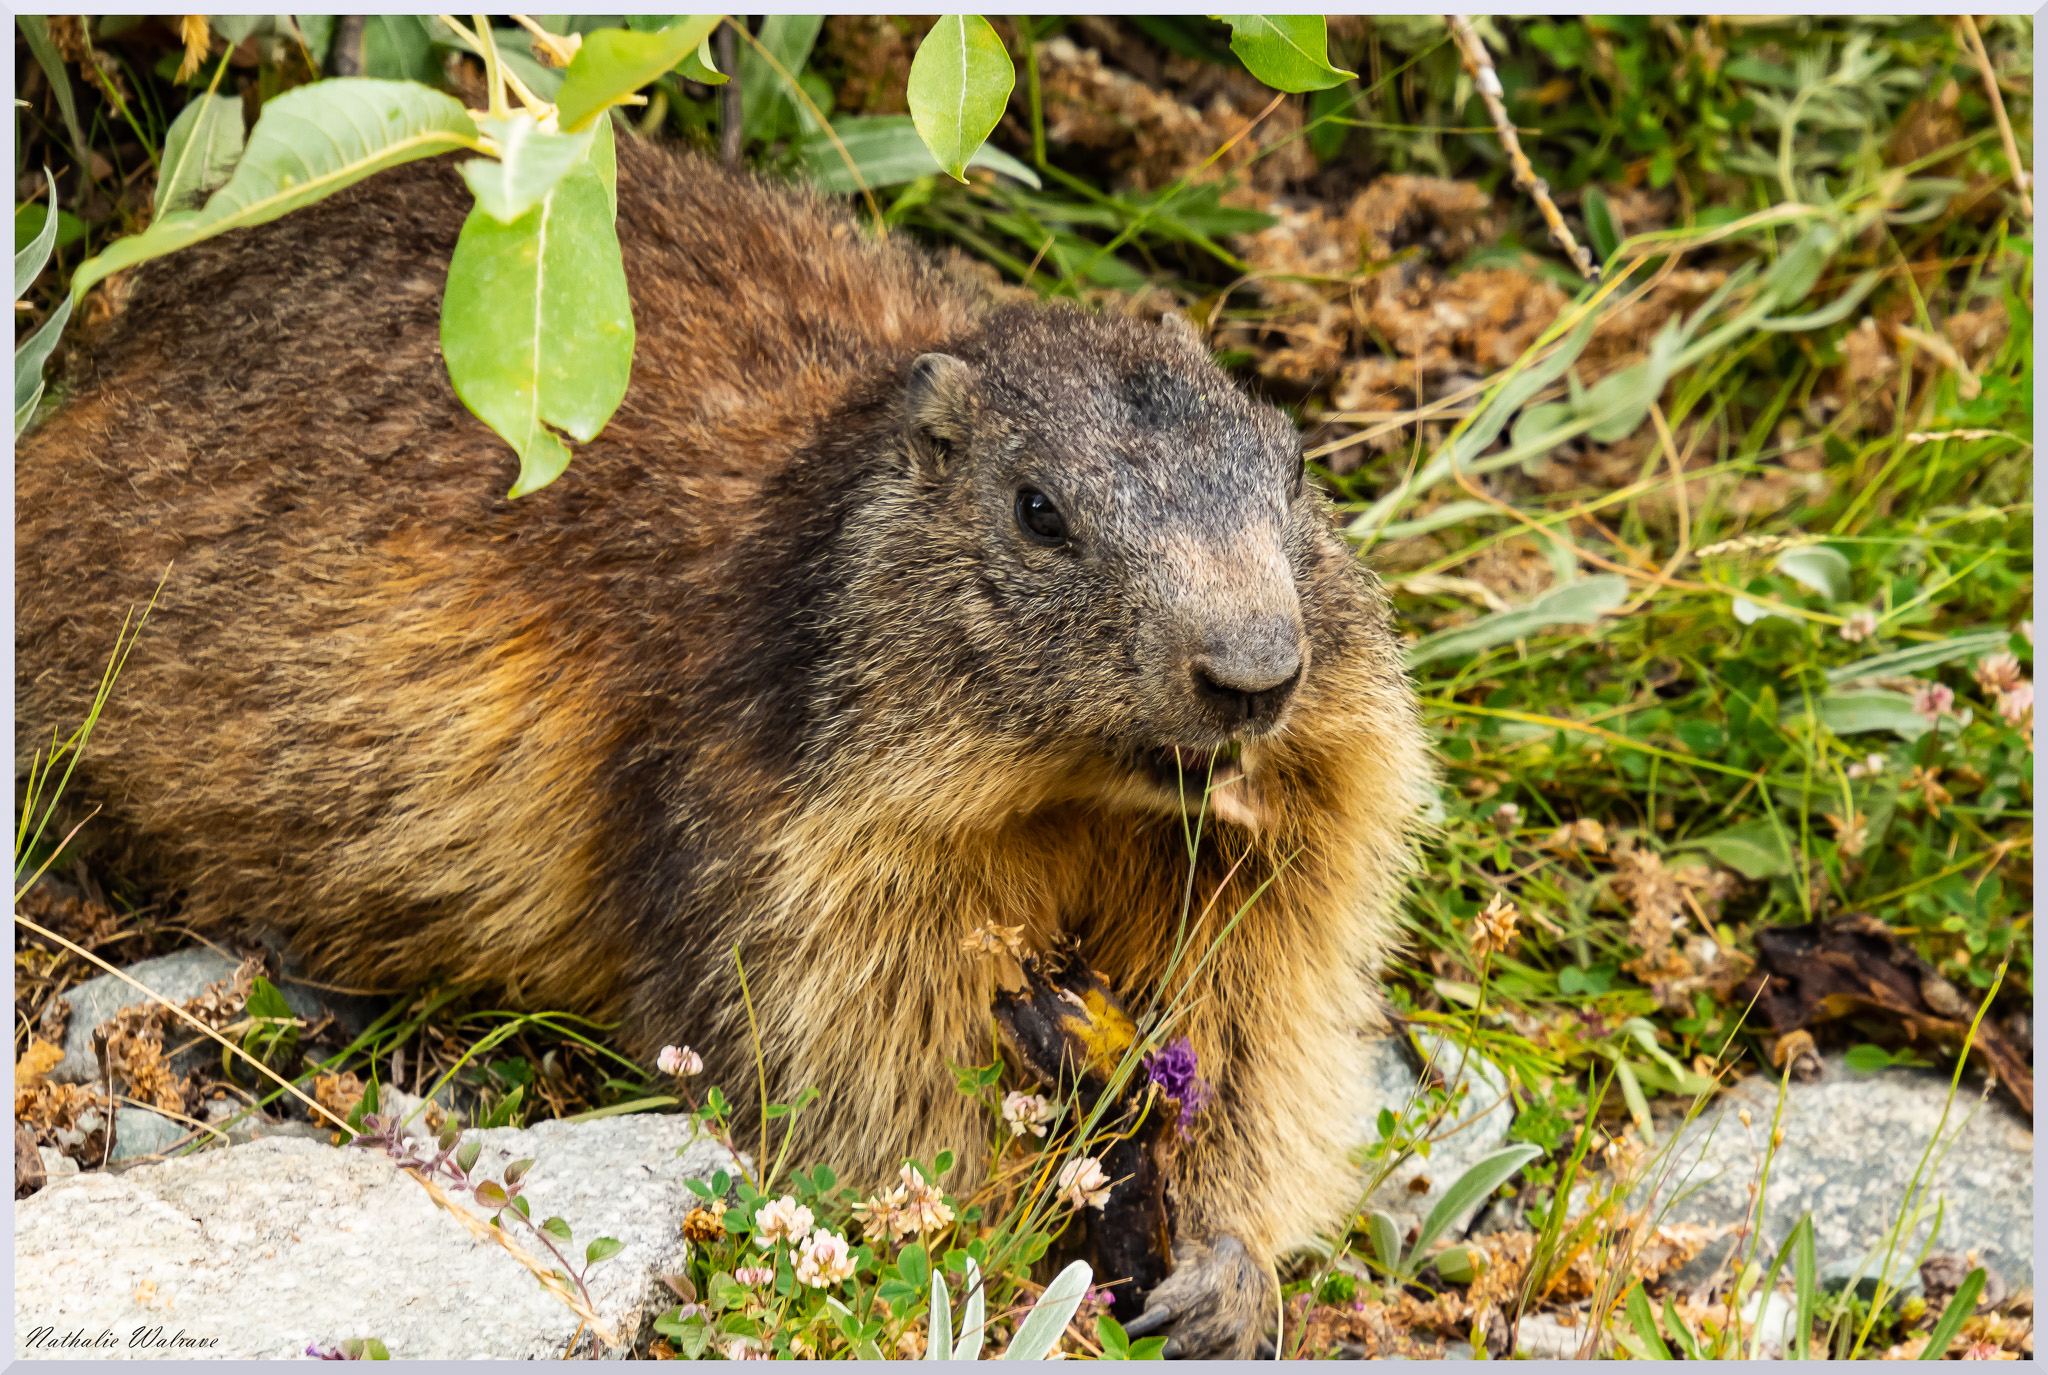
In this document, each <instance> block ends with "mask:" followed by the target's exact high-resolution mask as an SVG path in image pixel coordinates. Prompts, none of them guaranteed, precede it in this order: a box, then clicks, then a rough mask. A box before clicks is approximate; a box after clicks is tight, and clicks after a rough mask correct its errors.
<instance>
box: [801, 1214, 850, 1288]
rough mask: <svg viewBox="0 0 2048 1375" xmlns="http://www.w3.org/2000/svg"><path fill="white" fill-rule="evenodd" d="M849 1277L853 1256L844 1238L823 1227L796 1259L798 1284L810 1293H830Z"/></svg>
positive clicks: (805, 1245)
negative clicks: (807, 1286) (829, 1290)
mask: <svg viewBox="0 0 2048 1375" xmlns="http://www.w3.org/2000/svg"><path fill="white" fill-rule="evenodd" d="M852 1276H853V1253H852V1250H851V1248H849V1247H848V1246H847V1244H846V1238H845V1237H843V1236H840V1235H839V1234H838V1233H836V1232H828V1231H826V1230H825V1229H824V1228H822V1227H821V1228H819V1229H818V1230H817V1231H816V1232H813V1233H812V1234H811V1239H810V1240H809V1241H807V1242H805V1243H804V1249H803V1254H802V1255H801V1256H799V1257H798V1258H797V1262H796V1278H797V1282H798V1283H799V1284H808V1285H810V1286H811V1288H813V1289H829V1288H830V1287H831V1286H833V1285H835V1284H839V1283H842V1282H844V1281H845V1280H847V1279H850V1278H851V1277H852Z"/></svg>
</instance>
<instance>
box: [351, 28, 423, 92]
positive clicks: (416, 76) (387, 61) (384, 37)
mask: <svg viewBox="0 0 2048 1375" xmlns="http://www.w3.org/2000/svg"><path fill="white" fill-rule="evenodd" d="M363 75H364V76H368V77H377V78H381V79H383V80H386V81H418V82H422V83H424V84H428V85H431V84H433V83H435V82H437V81H439V80H441V68H440V64H439V63H437V62H436V61H435V60H434V44H433V40H432V38H431V37H429V35H428V32H427V25H426V21H425V20H424V19H422V18H421V17H420V16H419V15H416V14H370V15H365V16H364V17H363Z"/></svg>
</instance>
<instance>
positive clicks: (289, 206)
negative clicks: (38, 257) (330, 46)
mask: <svg viewBox="0 0 2048 1375" xmlns="http://www.w3.org/2000/svg"><path fill="white" fill-rule="evenodd" d="M475 146H476V125H475V124H474V123H472V122H471V120H470V118H469V115H468V113H467V112H466V111H465V110H464V109H463V108H462V105H461V102H459V101H457V100H455V99H453V98H452V97H449V96H445V95H442V94H441V93H440V92H439V91H430V90H428V89H427V88H426V87H424V86H417V85H414V84H413V83H411V82H405V81H372V80H370V79H368V78H366V77H349V78H337V79H335V80H331V81H316V82H314V83H313V84H311V85H310V86H300V87H298V88H296V89H295V90H290V91H286V92H285V93H284V94H283V95H281V96H279V97H277V99H275V100H273V101H271V102H270V103H269V104H268V105H266V106H264V107H263V115H262V117H261V118H260V119H258V120H257V121H256V130H255V132H254V133H253V134H251V135H250V136H249V146H248V149H247V151H246V152H244V153H243V154H242V160H241V162H240V163H239V164H237V165H236V167H235V174H234V176H232V177H230V178H229V179H228V184H227V185H226V186H223V187H222V188H221V189H220V190H218V191H216V192H214V193H213V197H212V198H211V199H210V200H208V201H207V202H206V206H205V208H204V209H202V210H196V211H192V210H187V211H177V212H173V213H171V214H168V215H164V216H162V217H161V218H159V219H158V220H157V221H156V222H155V223H154V224H152V225H150V227H149V228H148V229H147V230H145V231H144V232H142V233H140V234H134V235H131V236H129V237H128V238H125V239H116V240H115V241H114V242H113V243H111V244H109V245H108V246H107V248H106V251H104V252H103V253H101V254H100V255H99V256H98V257H96V258H90V259H88V260H87V261H86V262H85V263H84V264H83V265H82V266H80V267H79V269H78V271H77V273H76V274H75V275H73V277H72V279H71V296H72V299H73V300H76V299H78V298H80V297H82V296H84V295H85V293H86V290H87V288H89V287H91V286H92V285H93V283H95V282H97V281H99V280H100V278H102V277H105V276H106V275H107V274H108V273H110V272H118V271H120V270H121V269H122V268H124V267H132V266H134V265H135V264H136V263H139V262H144V261H146V260H148V259H150V258H155V257H159V256H161V255H163V254H165V253H169V252H172V251H174V250H176V249H180V248H185V247H187V246H189V245H191V244H195V243H198V242H199V241H200V240H202V239H210V238H212V237H214V236H215V235H216V234H224V233H226V232H227V231H228V230H230V229H246V228H248V227H249V226H251V225H258V224H267V223H269V222H270V221H271V220H274V219H276V218H277V217H278V216H280V215H284V214H287V213H289V212H291V211H293V210H297V209H298V208H299V207H301V206H305V205H311V204H313V203H314V202H315V201H319V200H324V199H325V198H327V197H328V196H331V195H333V194H334V193H335V192H336V191H339V190H341V189H343V188H344V187H348V186H353V185H354V184H355V183H357V182H359V181H361V180H362V179H363V178H364V177H367V176H369V175H370V174H371V173H373V172H380V171H382V170H384V169H385V168H386V167H396V166H398V165H399V164H400V163H404V162H412V161H414V160H415V159H417V158H424V157H432V156H433V155H434V154H436V153H445V152H448V151H450V150H452V149H455V148H474V147H475Z"/></svg>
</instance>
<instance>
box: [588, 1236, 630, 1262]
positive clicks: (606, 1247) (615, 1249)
mask: <svg viewBox="0 0 2048 1375" xmlns="http://www.w3.org/2000/svg"><path fill="white" fill-rule="evenodd" d="M625 1249H626V1243H625V1242H623V1241H620V1240H619V1239H618V1238H617V1237H599V1238H598V1239H597V1240H596V1241H593V1242H591V1243H590V1245H588V1246H586V1247H584V1248H583V1264H584V1266H585V1267H586V1268H588V1267H589V1266H592V1265H595V1264H597V1263H598V1262H599V1261H601V1260H610V1259H611V1258H612V1257H613V1256H616V1255H617V1254H618V1253H619V1252H621V1251H623V1250H625Z"/></svg>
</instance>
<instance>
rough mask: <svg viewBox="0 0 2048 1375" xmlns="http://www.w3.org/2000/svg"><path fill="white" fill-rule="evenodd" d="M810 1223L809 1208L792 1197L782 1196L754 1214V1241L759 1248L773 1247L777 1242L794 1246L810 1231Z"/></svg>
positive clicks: (788, 1195)
mask: <svg viewBox="0 0 2048 1375" xmlns="http://www.w3.org/2000/svg"><path fill="white" fill-rule="evenodd" d="M812 1221H813V1219H812V1217H811V1210H810V1209H809V1208H806V1207H804V1205H803V1204H801V1203H799V1202H797V1201H796V1198H795V1196H794V1195H792V1194H784V1195H783V1196H782V1197H781V1198H778V1199H776V1200H775V1201H774V1202H773V1203H769V1204H765V1205H763V1207H762V1208H761V1210H760V1211H759V1212H757V1213H755V1214H754V1241H755V1243H756V1244H757V1245H760V1246H773V1245H774V1244H775V1243H776V1242H778V1241H787V1242H789V1243H790V1244H791V1245H794V1244H795V1243H796V1242H797V1240H798V1239H799V1238H800V1237H802V1236H803V1234H804V1233H806V1232H808V1231H810V1230H811V1223H812Z"/></svg>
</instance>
